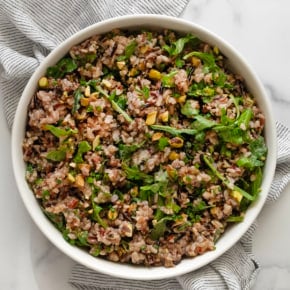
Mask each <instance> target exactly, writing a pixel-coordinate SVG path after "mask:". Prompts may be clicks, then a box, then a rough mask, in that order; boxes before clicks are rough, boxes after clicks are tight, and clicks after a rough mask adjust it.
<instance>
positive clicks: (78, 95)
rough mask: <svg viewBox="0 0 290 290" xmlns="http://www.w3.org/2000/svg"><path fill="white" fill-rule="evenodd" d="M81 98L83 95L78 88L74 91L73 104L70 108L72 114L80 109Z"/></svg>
mask: <svg viewBox="0 0 290 290" xmlns="http://www.w3.org/2000/svg"><path fill="white" fill-rule="evenodd" d="M81 98H83V93H82V91H81V89H80V88H78V89H76V90H75V91H74V104H73V108H72V113H73V114H74V113H76V112H77V110H78V109H79V108H80V100H81Z"/></svg>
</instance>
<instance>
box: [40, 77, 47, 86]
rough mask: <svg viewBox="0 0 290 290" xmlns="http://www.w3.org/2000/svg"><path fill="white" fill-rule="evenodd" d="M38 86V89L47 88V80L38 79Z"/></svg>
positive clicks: (43, 78)
mask: <svg viewBox="0 0 290 290" xmlns="http://www.w3.org/2000/svg"><path fill="white" fill-rule="evenodd" d="M38 86H39V87H40V88H46V87H47V86H48V79H47V78H46V77H42V78H40V80H39V81H38Z"/></svg>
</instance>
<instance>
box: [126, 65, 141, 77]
mask: <svg viewBox="0 0 290 290" xmlns="http://www.w3.org/2000/svg"><path fill="white" fill-rule="evenodd" d="M138 73H139V71H138V70H137V69H136V68H135V67H133V68H131V69H130V71H129V74H128V76H129V77H134V76H136V75H137V74H138Z"/></svg>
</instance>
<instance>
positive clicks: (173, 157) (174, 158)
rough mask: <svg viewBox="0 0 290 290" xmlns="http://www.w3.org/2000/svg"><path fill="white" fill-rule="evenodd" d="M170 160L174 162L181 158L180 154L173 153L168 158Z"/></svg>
mask: <svg viewBox="0 0 290 290" xmlns="http://www.w3.org/2000/svg"><path fill="white" fill-rule="evenodd" d="M168 158H169V160H171V161H173V160H176V159H178V158H179V154H178V153H177V152H175V151H171V152H170V154H169V156H168Z"/></svg>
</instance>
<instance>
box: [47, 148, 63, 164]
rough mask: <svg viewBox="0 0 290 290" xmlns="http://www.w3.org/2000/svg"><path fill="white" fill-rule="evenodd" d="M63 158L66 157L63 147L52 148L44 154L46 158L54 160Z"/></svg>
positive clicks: (57, 160) (58, 160)
mask: <svg viewBox="0 0 290 290" xmlns="http://www.w3.org/2000/svg"><path fill="white" fill-rule="evenodd" d="M65 158H66V150H65V149H64V148H60V149H58V150H52V151H49V152H48V153H47V154H46V159H47V160H50V161H54V162H60V161H63V160H64V159H65Z"/></svg>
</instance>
